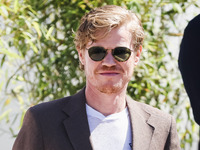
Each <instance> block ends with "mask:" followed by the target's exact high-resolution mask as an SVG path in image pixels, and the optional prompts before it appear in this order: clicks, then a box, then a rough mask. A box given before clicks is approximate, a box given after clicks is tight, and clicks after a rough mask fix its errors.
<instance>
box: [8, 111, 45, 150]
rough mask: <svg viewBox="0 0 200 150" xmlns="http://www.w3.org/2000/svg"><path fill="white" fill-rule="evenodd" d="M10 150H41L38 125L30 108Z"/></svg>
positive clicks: (41, 139) (41, 143) (40, 135)
mask: <svg viewBox="0 0 200 150" xmlns="http://www.w3.org/2000/svg"><path fill="white" fill-rule="evenodd" d="M12 150H43V138H42V133H41V131H40V125H39V122H38V121H37V118H36V117H35V116H34V113H33V112H32V111H31V108H30V109H29V110H28V111H27V112H26V114H25V117H24V121H23V125H22V128H21V130H20V132H19V134H18V136H17V138H16V140H15V142H14V145H13V148H12Z"/></svg>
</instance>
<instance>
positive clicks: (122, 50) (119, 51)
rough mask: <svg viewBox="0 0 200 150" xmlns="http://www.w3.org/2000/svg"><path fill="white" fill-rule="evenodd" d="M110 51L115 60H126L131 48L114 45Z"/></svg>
mask: <svg viewBox="0 0 200 150" xmlns="http://www.w3.org/2000/svg"><path fill="white" fill-rule="evenodd" d="M112 53H113V56H114V57H115V59H116V60H118V61H126V60H128V59H129V57H130V55H131V50H130V49H128V48H126V47H116V48H115V49H114V50H113V52H112Z"/></svg>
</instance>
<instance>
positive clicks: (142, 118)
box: [126, 96, 156, 150]
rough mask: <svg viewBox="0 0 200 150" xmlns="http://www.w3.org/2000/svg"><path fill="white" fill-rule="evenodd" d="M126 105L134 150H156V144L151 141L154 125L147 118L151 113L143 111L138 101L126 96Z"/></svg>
mask: <svg viewBox="0 0 200 150" xmlns="http://www.w3.org/2000/svg"><path fill="white" fill-rule="evenodd" d="M126 101H127V105H128V109H129V114H130V120H131V125H132V142H133V144H132V145H133V149H134V150H141V149H142V150H150V147H151V150H156V147H155V146H156V145H155V144H154V143H152V142H151V141H152V137H153V134H154V129H155V128H154V126H153V125H152V124H151V122H148V120H149V119H150V118H151V115H150V114H148V113H146V112H145V111H143V109H141V106H139V103H138V102H136V101H134V100H132V99H131V98H130V97H128V96H127V100H126Z"/></svg>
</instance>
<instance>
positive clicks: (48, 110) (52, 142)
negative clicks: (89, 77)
mask: <svg viewBox="0 0 200 150" xmlns="http://www.w3.org/2000/svg"><path fill="white" fill-rule="evenodd" d="M85 102H86V99H85V89H82V90H81V91H80V92H78V93H77V94H75V95H73V96H70V97H66V98H62V99H59V100H55V101H51V102H47V103H42V104H39V105H36V106H34V107H31V108H30V109H29V110H28V111H27V112H26V115H25V118H24V122H23V126H22V128H21V130H20V132H19V134H18V136H17V138H16V140H15V143H14V145H13V150H92V145H91V144H90V140H89V138H90V131H89V126H88V121H87V115H86V108H85ZM127 105H128V110H129V113H130V118H131V124H132V139H133V141H132V142H133V149H134V150H180V147H179V139H178V136H177V131H176V124H175V120H174V119H173V118H172V116H171V115H168V114H166V113H163V112H161V111H160V110H158V109H156V108H153V107H151V106H149V105H146V104H143V103H139V102H136V101H134V100H132V99H131V98H130V97H127ZM105 149H106V148H105Z"/></svg>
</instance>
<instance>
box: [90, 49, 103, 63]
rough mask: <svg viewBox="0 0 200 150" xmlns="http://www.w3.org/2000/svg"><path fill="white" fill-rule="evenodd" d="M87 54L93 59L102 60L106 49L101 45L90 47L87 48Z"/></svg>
mask: <svg viewBox="0 0 200 150" xmlns="http://www.w3.org/2000/svg"><path fill="white" fill-rule="evenodd" d="M88 53H89V56H90V58H91V59H92V60H94V61H100V60H102V59H103V58H104V57H105V55H106V50H105V49H104V48H103V47H98V46H96V47H91V48H89V49H88Z"/></svg>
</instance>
